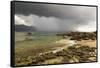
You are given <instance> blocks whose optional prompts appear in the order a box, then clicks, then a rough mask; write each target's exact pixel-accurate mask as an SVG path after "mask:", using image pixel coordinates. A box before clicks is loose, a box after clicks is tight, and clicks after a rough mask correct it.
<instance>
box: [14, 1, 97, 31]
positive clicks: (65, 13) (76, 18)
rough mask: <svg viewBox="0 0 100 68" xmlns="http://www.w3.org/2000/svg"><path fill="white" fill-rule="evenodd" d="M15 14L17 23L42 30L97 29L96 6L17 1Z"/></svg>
mask: <svg viewBox="0 0 100 68" xmlns="http://www.w3.org/2000/svg"><path fill="white" fill-rule="evenodd" d="M15 16H16V18H15V23H17V24H24V25H29V26H30V25H31V26H35V27H36V28H37V29H38V30H40V31H75V30H80V29H82V30H83V28H84V27H85V28H88V26H89V27H90V25H91V24H92V25H91V26H92V27H90V28H93V30H95V29H96V26H95V25H96V7H88V6H72V5H54V4H41V3H26V2H15ZM86 25H88V26H86ZM93 25H94V26H93ZM80 27H82V28H80ZM85 28H84V29H85ZM90 28H88V29H90Z"/></svg>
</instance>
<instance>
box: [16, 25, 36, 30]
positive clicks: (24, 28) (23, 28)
mask: <svg viewBox="0 0 100 68" xmlns="http://www.w3.org/2000/svg"><path fill="white" fill-rule="evenodd" d="M35 30H36V29H35V27H33V26H26V25H15V31H17V32H34V31H35Z"/></svg>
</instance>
